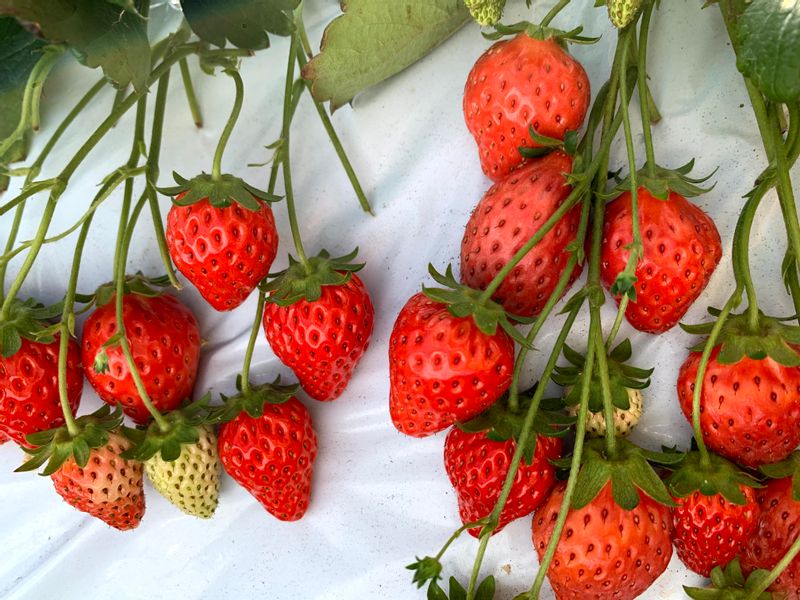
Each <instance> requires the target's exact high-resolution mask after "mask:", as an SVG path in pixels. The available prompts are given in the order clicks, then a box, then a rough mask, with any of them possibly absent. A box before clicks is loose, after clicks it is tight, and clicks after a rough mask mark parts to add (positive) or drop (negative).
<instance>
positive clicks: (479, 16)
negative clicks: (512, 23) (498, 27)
mask: <svg viewBox="0 0 800 600" xmlns="http://www.w3.org/2000/svg"><path fill="white" fill-rule="evenodd" d="M464 4H465V5H466V7H467V9H469V13H470V14H471V15H472V18H473V19H475V21H477V22H478V23H479V24H480V25H482V26H484V27H486V26H489V25H494V24H495V23H497V22H498V21H499V20H500V17H502V16H503V8H505V5H506V0H464Z"/></svg>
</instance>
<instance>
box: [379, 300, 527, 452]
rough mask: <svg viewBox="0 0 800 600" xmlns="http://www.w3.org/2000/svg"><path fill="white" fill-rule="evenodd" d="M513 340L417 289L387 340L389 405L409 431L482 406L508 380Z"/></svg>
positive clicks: (444, 423)
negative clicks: (485, 330) (485, 328)
mask: <svg viewBox="0 0 800 600" xmlns="http://www.w3.org/2000/svg"><path fill="white" fill-rule="evenodd" d="M513 367H514V342H513V341H512V339H511V337H510V336H509V335H508V334H507V333H506V332H505V331H503V330H501V329H499V328H498V329H497V331H496V333H495V334H494V335H487V334H485V333H483V332H482V331H481V330H480V329H479V328H478V326H477V325H476V324H475V321H474V319H473V318H472V317H471V316H468V317H455V316H453V315H452V314H451V313H450V311H449V309H448V307H447V305H446V304H443V303H440V302H436V301H434V300H431V299H429V298H428V297H426V296H425V295H424V294H422V293H419V294H416V295H414V296H412V297H411V298H410V299H409V301H408V302H407V303H406V305H405V306H404V307H403V309H402V310H401V311H400V314H399V315H398V316H397V320H396V321H395V324H394V328H393V329H392V335H391V338H390V340H389V382H390V384H389V390H390V391H389V410H390V413H391V416H392V421H393V422H394V425H395V427H397V429H398V430H399V431H401V432H402V433H405V434H406V435H410V436H413V437H425V436H427V435H430V434H432V433H436V432H437V431H442V430H443V429H446V428H447V427H449V426H450V425H452V424H453V423H454V422H455V421H461V422H463V421H467V420H469V419H471V418H472V417H474V416H476V415H477V414H479V413H481V412H483V411H484V410H485V409H486V408H488V407H489V406H490V405H491V404H492V403H494V401H495V400H497V399H498V398H499V397H500V396H501V395H502V394H503V392H505V391H506V389H507V388H508V386H509V385H510V384H511V375H512V369H513Z"/></svg>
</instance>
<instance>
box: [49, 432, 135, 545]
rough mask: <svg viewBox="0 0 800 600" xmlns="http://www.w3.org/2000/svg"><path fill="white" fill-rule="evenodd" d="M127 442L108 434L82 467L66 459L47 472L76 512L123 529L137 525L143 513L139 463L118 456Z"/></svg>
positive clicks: (120, 437)
mask: <svg viewBox="0 0 800 600" xmlns="http://www.w3.org/2000/svg"><path fill="white" fill-rule="evenodd" d="M129 447H130V442H129V441H128V440H127V439H125V438H124V437H123V436H122V435H120V434H119V433H115V432H112V433H110V434H109V435H108V441H107V442H106V444H105V445H103V446H101V447H99V448H94V449H92V450H91V451H90V452H89V456H88V461H87V463H86V465H85V466H84V467H80V466H78V464H77V463H76V462H75V459H74V458H73V457H70V458H68V459H67V460H66V461H65V462H64V463H63V464H62V465H61V467H60V468H59V469H58V470H57V471H56V472H55V473H53V474H52V475H51V478H52V480H53V485H54V486H55V489H56V492H58V493H59V494H60V495H61V497H62V498H64V500H65V501H66V502H67V503H68V504H70V505H72V506H74V507H75V508H77V509H78V510H80V511H83V512H85V513H89V514H90V515H92V516H93V517H97V518H98V519H100V520H102V521H105V522H106V523H108V524H109V525H111V527H114V528H116V529H119V530H120V531H126V530H128V529H134V528H136V527H137V526H138V525H139V522H140V521H141V520H142V515H143V514H144V488H143V480H142V465H141V463H138V462H136V461H129V460H125V459H124V458H122V457H121V456H120V455H121V454H122V453H123V452H124V451H125V450H127V449H128V448H129Z"/></svg>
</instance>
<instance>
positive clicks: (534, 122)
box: [463, 33, 591, 181]
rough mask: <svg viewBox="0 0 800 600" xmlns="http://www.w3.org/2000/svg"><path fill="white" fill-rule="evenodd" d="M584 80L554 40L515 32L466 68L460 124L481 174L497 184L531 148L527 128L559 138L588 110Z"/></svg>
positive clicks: (577, 65) (578, 66)
mask: <svg viewBox="0 0 800 600" xmlns="http://www.w3.org/2000/svg"><path fill="white" fill-rule="evenodd" d="M590 100H591V93H590V89H589V78H588V77H587V76H586V71H584V70H583V67H582V66H581V64H580V63H579V62H578V61H576V60H575V59H574V58H573V57H572V56H570V55H569V54H568V53H567V52H566V51H565V50H564V49H563V48H562V47H561V46H559V45H558V44H557V43H556V42H555V41H554V40H552V39H550V40H546V41H541V40H536V39H533V38H531V37H529V36H528V35H526V34H524V33H521V34H519V35H517V36H516V37H515V38H513V39H510V40H503V41H500V42H497V43H496V44H494V45H493V46H492V47H491V48H489V49H488V50H487V51H486V52H484V53H483V55H482V56H481V57H480V58H479V59H478V61H477V62H476V63H475V65H474V66H473V67H472V70H471V71H470V73H469V75H468V76H467V82H466V84H465V86H464V105H463V108H464V120H465V121H466V124H467V129H469V132H470V133H471V134H472V137H474V138H475V142H477V144H478V154H479V156H480V160H481V168H482V169H483V172H484V173H485V174H486V176H487V177H489V178H490V179H491V180H492V181H500V180H501V179H503V178H504V177H505V176H506V175H507V174H508V173H509V172H510V171H511V170H512V169H514V168H515V167H517V166H519V165H520V164H521V163H522V162H523V158H522V155H521V154H520V152H519V147H520V146H526V147H534V146H536V145H537V144H535V143H533V141H532V140H531V137H530V134H529V132H528V128H529V127H530V126H533V128H534V129H535V130H536V132H537V133H539V134H541V135H544V136H547V137H552V138H557V139H564V136H565V134H566V133H567V131H570V130H578V129H580V127H581V125H582V124H583V119H584V117H585V116H586V111H587V110H588V108H589V102H590Z"/></svg>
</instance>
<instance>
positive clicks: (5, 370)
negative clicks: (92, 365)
mask: <svg viewBox="0 0 800 600" xmlns="http://www.w3.org/2000/svg"><path fill="white" fill-rule="evenodd" d="M59 344H60V342H59V336H58V335H56V336H55V338H54V340H53V341H52V342H50V343H43V342H33V341H31V340H28V339H26V338H22V346H21V348H20V349H19V350H18V351H17V352H16V353H15V354H13V355H11V356H9V357H7V358H6V357H3V356H0V440H2V441H5V439H6V438H8V439H11V440H14V441H15V442H16V443H17V444H22V445H27V443H26V442H25V436H26V435H28V434H29V433H34V432H36V431H44V430H46V429H51V428H54V427H59V426H60V425H63V424H64V415H63V413H62V412H61V403H60V400H59V396H58V349H59ZM82 392H83V371H82V370H81V363H80V353H79V348H78V344H77V343H75V342H74V341H72V340H70V342H69V351H68V353H67V396H68V399H69V404H70V406H71V407H72V411H73V412H74V411H76V410H77V409H78V405H79V404H80V400H81V393H82ZM2 441H0V443H2Z"/></svg>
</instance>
